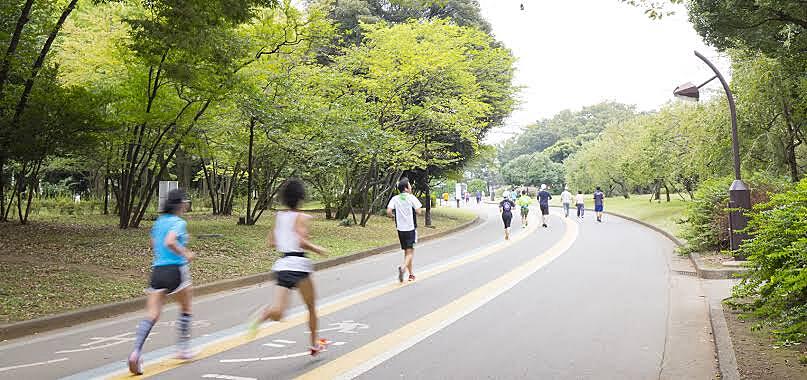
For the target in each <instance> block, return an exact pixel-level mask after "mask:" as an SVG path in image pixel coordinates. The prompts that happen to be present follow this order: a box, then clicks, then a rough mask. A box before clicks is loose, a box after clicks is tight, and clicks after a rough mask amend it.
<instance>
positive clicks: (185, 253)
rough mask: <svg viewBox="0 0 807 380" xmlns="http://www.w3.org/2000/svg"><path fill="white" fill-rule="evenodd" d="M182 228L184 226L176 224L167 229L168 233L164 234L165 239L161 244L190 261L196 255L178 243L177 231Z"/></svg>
mask: <svg viewBox="0 0 807 380" xmlns="http://www.w3.org/2000/svg"><path fill="white" fill-rule="evenodd" d="M182 230H184V226H178V227H177V228H174V229H172V230H171V231H168V234H167V235H165V240H163V244H164V245H165V246H166V247H168V249H170V250H171V251H172V252H174V253H176V254H177V255H180V256H182V257H184V258H185V259H186V260H188V261H192V260H193V259H194V258H195V257H196V254H195V253H193V252H192V251H191V250H190V249H188V248H185V247H183V246H182V245H181V244H179V233H180V232H181V231H182Z"/></svg>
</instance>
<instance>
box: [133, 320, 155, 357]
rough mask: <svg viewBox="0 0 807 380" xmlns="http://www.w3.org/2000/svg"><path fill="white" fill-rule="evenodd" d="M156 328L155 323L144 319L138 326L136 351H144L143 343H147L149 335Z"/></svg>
mask: <svg viewBox="0 0 807 380" xmlns="http://www.w3.org/2000/svg"><path fill="white" fill-rule="evenodd" d="M153 326H154V321H152V320H151V319H144V320H142V321H140V323H138V324H137V333H136V335H135V344H134V350H135V351H138V352H139V351H140V350H142V349H143V343H145V342H146V338H148V336H149V333H150V332H151V328H152V327H153Z"/></svg>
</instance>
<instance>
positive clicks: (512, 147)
mask: <svg viewBox="0 0 807 380" xmlns="http://www.w3.org/2000/svg"><path fill="white" fill-rule="evenodd" d="M633 116H634V107H633V106H629V105H625V104H621V103H616V102H603V103H599V104H595V105H591V106H586V107H583V109H581V110H580V111H571V110H564V111H561V112H559V113H557V114H556V115H555V116H553V117H552V118H549V119H544V120H539V121H538V122H537V123H535V124H533V125H530V126H528V127H527V128H526V129H525V130H524V132H523V133H522V134H520V135H518V136H516V137H513V138H511V139H510V140H507V141H505V142H504V143H503V144H502V145H501V146H500V147H499V160H500V161H501V162H502V164H506V163H507V162H508V161H510V160H512V159H514V158H516V157H518V156H520V155H522V154H530V153H534V152H542V151H544V150H546V149H548V148H550V147H552V146H553V145H555V144H556V143H559V141H562V140H567V142H566V143H563V146H562V147H561V146H558V147H556V148H554V149H553V152H552V154H553V155H554V156H556V157H561V156H568V154H569V153H571V151H574V150H576V147H577V146H579V145H580V144H581V143H582V142H584V141H587V140H590V139H592V138H594V137H596V136H597V134H598V133H600V132H601V131H602V130H604V129H605V127H606V126H608V125H609V124H611V123H614V122H619V121H622V120H626V119H629V118H631V117H633ZM558 151H560V152H558ZM564 158H565V157H564ZM556 162H558V161H556Z"/></svg>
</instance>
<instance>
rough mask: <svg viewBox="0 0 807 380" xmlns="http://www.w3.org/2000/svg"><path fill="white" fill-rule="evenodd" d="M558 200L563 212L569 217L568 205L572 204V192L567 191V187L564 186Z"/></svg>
mask: <svg viewBox="0 0 807 380" xmlns="http://www.w3.org/2000/svg"><path fill="white" fill-rule="evenodd" d="M560 201H561V203H563V213H564V214H565V215H566V217H567V218H568V217H569V207H571V205H572V193H570V192H569V187H568V186H564V187H563V192H562V193H560Z"/></svg>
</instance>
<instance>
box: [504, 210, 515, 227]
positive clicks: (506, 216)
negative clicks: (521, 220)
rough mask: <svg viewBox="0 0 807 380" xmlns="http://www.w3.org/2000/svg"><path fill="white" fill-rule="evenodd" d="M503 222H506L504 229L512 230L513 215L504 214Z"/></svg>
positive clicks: (509, 213)
mask: <svg viewBox="0 0 807 380" xmlns="http://www.w3.org/2000/svg"><path fill="white" fill-rule="evenodd" d="M502 221H503V222H504V228H510V223H511V222H512V221H513V213H511V212H503V213H502Z"/></svg>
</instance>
